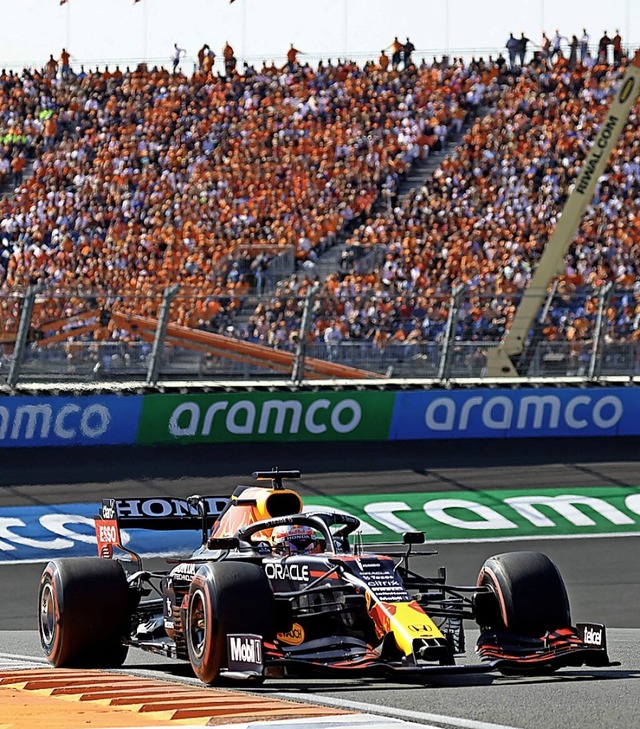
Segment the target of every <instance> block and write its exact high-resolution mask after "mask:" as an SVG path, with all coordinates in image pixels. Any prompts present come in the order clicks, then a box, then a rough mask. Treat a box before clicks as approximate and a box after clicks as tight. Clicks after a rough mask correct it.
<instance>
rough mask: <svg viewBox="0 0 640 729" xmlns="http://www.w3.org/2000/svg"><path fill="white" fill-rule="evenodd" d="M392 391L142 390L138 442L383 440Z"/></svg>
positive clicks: (391, 406)
mask: <svg viewBox="0 0 640 729" xmlns="http://www.w3.org/2000/svg"><path fill="white" fill-rule="evenodd" d="M394 399H395V393H393V392H380V391H376V392H357V391H351V392H348V391H339V392H304V393H293V392H292V393H283V392H277V393H274V392H246V393H216V394H206V395H197V394H190V395H147V396H146V397H145V398H144V401H143V405H142V414H141V418H140V429H139V431H138V440H137V442H138V444H140V445H145V444H154V443H180V444H183V443H184V444H186V443H234V442H236V443H242V442H245V443H250V442H260V441H263V442H270V443H276V442H292V441H298V442H301V441H348V440H387V438H388V435H389V424H390V422H391V413H392V410H393V403H394Z"/></svg>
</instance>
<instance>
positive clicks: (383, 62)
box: [378, 48, 389, 71]
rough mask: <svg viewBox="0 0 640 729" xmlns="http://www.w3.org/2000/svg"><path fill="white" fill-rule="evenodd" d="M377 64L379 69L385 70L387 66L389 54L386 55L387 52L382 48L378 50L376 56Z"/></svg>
mask: <svg viewBox="0 0 640 729" xmlns="http://www.w3.org/2000/svg"><path fill="white" fill-rule="evenodd" d="M378 66H380V70H381V71H386V70H387V69H388V68H389V56H387V53H386V51H385V49H384V48H383V49H382V50H381V51H380V57H379V58H378Z"/></svg>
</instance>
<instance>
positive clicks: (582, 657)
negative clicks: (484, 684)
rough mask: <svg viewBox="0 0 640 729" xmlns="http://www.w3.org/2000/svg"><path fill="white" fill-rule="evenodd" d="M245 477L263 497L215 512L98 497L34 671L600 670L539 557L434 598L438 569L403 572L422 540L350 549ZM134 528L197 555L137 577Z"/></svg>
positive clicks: (46, 595) (601, 632)
mask: <svg viewBox="0 0 640 729" xmlns="http://www.w3.org/2000/svg"><path fill="white" fill-rule="evenodd" d="M253 476H254V478H256V479H258V480H269V481H271V485H270V487H268V488H263V487H261V486H239V487H238V488H237V489H236V490H235V492H234V494H233V496H232V497H231V499H229V500H220V499H216V498H206V497H201V496H193V497H190V498H188V499H105V500H104V501H103V503H102V507H101V509H100V515H99V516H98V517H96V535H97V541H98V552H99V555H100V556H99V557H97V558H81V559H65V560H54V561H51V562H49V563H48V564H47V566H46V567H45V569H44V572H43V574H42V578H41V582H40V592H39V633H40V641H41V644H42V648H43V650H44V653H45V655H46V657H47V658H48V660H49V661H50V662H51V663H52V664H53V665H54V666H78V665H82V666H91V667H113V666H118V665H121V664H122V663H123V661H124V659H125V657H126V654H127V650H128V648H129V646H134V647H136V648H141V649H143V650H148V651H154V652H156V653H161V654H163V655H166V656H169V657H173V658H179V659H185V660H188V661H189V662H190V663H191V666H192V667H193V670H194V672H195V674H196V675H197V676H198V677H199V678H200V679H201V680H202V681H203V682H204V683H206V684H214V683H216V682H219V681H222V680H225V679H243V680H245V681H249V682H254V683H258V682H260V681H262V680H263V678H264V677H265V676H267V677H269V676H300V675H306V676H308V675H316V676H320V675H327V674H335V673H349V674H351V675H358V676H384V675H392V676H394V677H396V678H400V677H402V676H406V677H410V678H411V679H412V680H413V679H416V678H420V677H422V678H425V679H426V678H428V676H429V675H431V674H434V673H457V672H471V671H473V672H478V671H482V672H485V671H492V670H496V669H497V670H500V671H502V672H504V673H523V674H524V673H531V672H550V671H553V670H555V669H557V668H560V667H563V666H581V665H589V666H609V665H615V664H612V663H610V661H609V658H608V655H607V649H606V634H605V628H604V626H603V625H600V624H592V623H590V624H578V625H577V626H576V627H572V625H571V618H570V614H569V602H568V598H567V593H566V590H565V586H564V583H563V580H562V578H561V576H560V574H559V572H558V569H557V568H556V566H555V565H554V564H553V562H551V560H550V559H549V558H548V557H546V556H545V555H543V554H539V553H536V552H510V553H506V554H499V555H496V556H494V557H491V558H490V559H488V560H487V561H486V562H485V563H484V565H483V566H482V567H481V569H480V573H479V576H478V580H477V584H476V585H472V586H466V587H465V586H455V585H449V584H447V582H446V575H445V569H444V568H440V569H439V570H438V571H437V574H436V575H435V576H433V577H421V576H419V575H418V574H416V573H415V572H414V571H413V570H412V569H411V567H410V563H411V561H412V559H413V557H414V556H417V555H424V554H436V552H434V551H430V550H429V551H426V550H424V549H421V548H420V547H418V546H416V545H420V544H423V543H424V536H423V534H422V533H420V532H408V533H406V534H405V535H404V538H403V544H402V545H400V544H396V545H390V544H387V545H373V546H371V545H370V550H369V551H365V549H364V547H363V544H362V540H361V538H359V535H358V533H357V530H358V527H359V525H360V521H359V519H357V518H356V517H353V516H349V515H345V514H344V513H335V512H333V511H330V510H325V511H306V512H305V511H303V508H302V500H301V498H300V496H299V495H298V494H297V493H296V492H295V491H293V490H290V489H288V488H285V487H284V486H283V479H293V478H297V477H299V476H300V472H299V471H279V470H277V469H276V470H273V471H258V472H256V473H254V474H253ZM221 501H222V503H221ZM139 527H147V528H152V529H176V528H185V529H194V528H195V529H198V530H200V531H201V533H202V544H201V546H200V547H199V548H198V549H197V550H196V551H195V552H194V553H193V554H192V555H191V556H190V557H189V558H186V559H173V560H172V559H169V560H167V561H168V563H169V569H168V570H167V571H163V572H161V573H152V572H148V571H146V570H144V569H143V567H142V561H141V559H140V557H139V556H138V555H137V554H136V553H135V552H133V551H132V550H130V549H129V547H128V546H125V542H124V540H123V536H124V532H122V531H121V529H124V528H139ZM116 550H117V551H118V553H119V554H120V553H122V554H121V555H120V557H119V558H118V559H114V551H116ZM172 565H173V566H172ZM154 593H155V595H154ZM465 619H472V620H475V621H476V622H477V624H478V625H479V627H480V637H479V639H478V642H477V646H476V650H477V652H478V654H479V656H480V660H481V662H480V663H479V664H476V665H456V657H457V656H459V655H461V654H462V653H464V651H465V637H464V626H463V620H465Z"/></svg>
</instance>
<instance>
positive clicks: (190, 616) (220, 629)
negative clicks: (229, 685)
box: [183, 561, 275, 685]
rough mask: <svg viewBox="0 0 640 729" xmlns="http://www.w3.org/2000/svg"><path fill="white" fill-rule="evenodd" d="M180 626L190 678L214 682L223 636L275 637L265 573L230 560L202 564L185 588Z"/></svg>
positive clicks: (222, 661)
mask: <svg viewBox="0 0 640 729" xmlns="http://www.w3.org/2000/svg"><path fill="white" fill-rule="evenodd" d="M183 624H184V625H185V633H186V636H185V637H186V643H187V652H188V654H189V661H190V663H191V666H192V668H193V671H194V673H195V674H196V676H197V677H198V678H199V679H200V680H201V681H202V682H203V683H206V684H209V685H210V684H214V683H219V682H220V672H221V670H222V669H223V668H225V667H226V666H227V635H228V634H230V633H231V634H233V633H254V634H256V635H260V636H262V637H263V638H266V639H272V638H273V637H274V636H275V600H274V597H273V592H272V591H271V587H270V585H269V581H268V580H267V577H266V575H265V574H264V570H263V569H262V568H261V567H259V566H257V565H254V564H246V563H242V562H231V561H229V562H218V563H215V564H205V565H203V566H202V567H201V568H200V569H199V570H198V572H197V574H196V575H195V577H194V578H193V581H192V582H191V585H190V587H189V603H188V607H187V610H186V616H185V619H184V622H183Z"/></svg>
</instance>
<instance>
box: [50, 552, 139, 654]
mask: <svg viewBox="0 0 640 729" xmlns="http://www.w3.org/2000/svg"><path fill="white" fill-rule="evenodd" d="M129 599H130V598H129V586H128V584H127V578H126V575H125V573H124V570H123V569H122V566H121V565H120V563H119V562H116V561H115V560H108V559H100V558H97V557H96V558H82V559H63V560H53V561H51V562H49V563H48V564H47V566H46V567H45V568H44V571H43V573H42V576H41V578H40V589H39V592H38V632H39V634H40V644H41V645H42V650H43V651H44V654H45V656H46V658H47V660H48V661H49V662H50V663H52V664H53V665H54V666H56V668H58V667H66V666H83V667H95V668H98V667H100V668H113V667H117V666H121V665H122V664H123V663H124V659H125V658H126V656H127V651H128V648H127V646H125V645H123V644H122V640H123V638H124V637H125V636H126V635H127V633H128V632H129V627H130V618H129Z"/></svg>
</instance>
